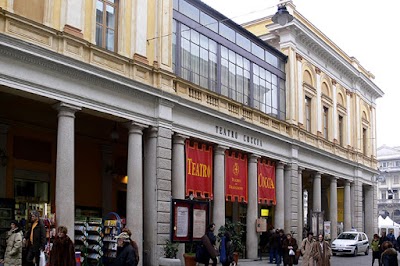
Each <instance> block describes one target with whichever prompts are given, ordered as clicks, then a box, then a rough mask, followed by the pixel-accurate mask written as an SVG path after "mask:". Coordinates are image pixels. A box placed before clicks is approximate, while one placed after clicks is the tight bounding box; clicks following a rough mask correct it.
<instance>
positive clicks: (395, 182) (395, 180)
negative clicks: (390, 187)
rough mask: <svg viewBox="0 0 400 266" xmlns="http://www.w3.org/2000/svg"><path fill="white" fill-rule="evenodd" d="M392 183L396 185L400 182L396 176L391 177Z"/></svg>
mask: <svg viewBox="0 0 400 266" xmlns="http://www.w3.org/2000/svg"><path fill="white" fill-rule="evenodd" d="M393 184H396V185H398V184H400V182H399V177H398V176H394V177H393Z"/></svg>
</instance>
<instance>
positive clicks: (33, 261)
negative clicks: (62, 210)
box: [23, 211, 46, 265]
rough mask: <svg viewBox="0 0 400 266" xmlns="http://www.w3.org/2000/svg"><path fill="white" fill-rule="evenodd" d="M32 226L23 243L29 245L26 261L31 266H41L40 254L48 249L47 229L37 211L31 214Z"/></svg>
mask: <svg viewBox="0 0 400 266" xmlns="http://www.w3.org/2000/svg"><path fill="white" fill-rule="evenodd" d="M30 219H31V222H32V226H31V227H30V228H29V230H28V231H26V234H25V237H24V240H23V243H25V244H26V243H27V246H28V252H27V258H26V261H27V262H28V263H29V264H30V265H39V257H40V252H41V251H44V249H45V247H46V229H45V228H44V224H43V221H42V220H41V219H40V218H39V213H38V212H37V211H32V212H31V213H30Z"/></svg>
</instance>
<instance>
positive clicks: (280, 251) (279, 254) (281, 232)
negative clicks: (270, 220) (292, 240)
mask: <svg viewBox="0 0 400 266" xmlns="http://www.w3.org/2000/svg"><path fill="white" fill-rule="evenodd" d="M285 240H286V235H285V231H284V230H283V229H279V246H278V250H277V252H276V265H278V266H279V265H281V262H282V257H283V241H285Z"/></svg>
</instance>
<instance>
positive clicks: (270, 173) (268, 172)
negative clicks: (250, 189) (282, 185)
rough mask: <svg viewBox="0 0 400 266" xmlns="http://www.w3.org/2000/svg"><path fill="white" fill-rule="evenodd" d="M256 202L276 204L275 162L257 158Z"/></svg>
mask: <svg viewBox="0 0 400 266" xmlns="http://www.w3.org/2000/svg"><path fill="white" fill-rule="evenodd" d="M257 168H258V171H257V173H258V176H257V183H258V202H259V203H262V202H265V203H268V204H273V205H276V194H275V163H273V162H271V161H266V160H258V164H257Z"/></svg>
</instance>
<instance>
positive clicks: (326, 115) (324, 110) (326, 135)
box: [322, 105, 329, 140]
mask: <svg viewBox="0 0 400 266" xmlns="http://www.w3.org/2000/svg"><path fill="white" fill-rule="evenodd" d="M322 114H323V116H322V131H323V132H322V133H323V136H324V138H325V139H326V140H328V139H329V107H327V106H325V105H323V106H322Z"/></svg>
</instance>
